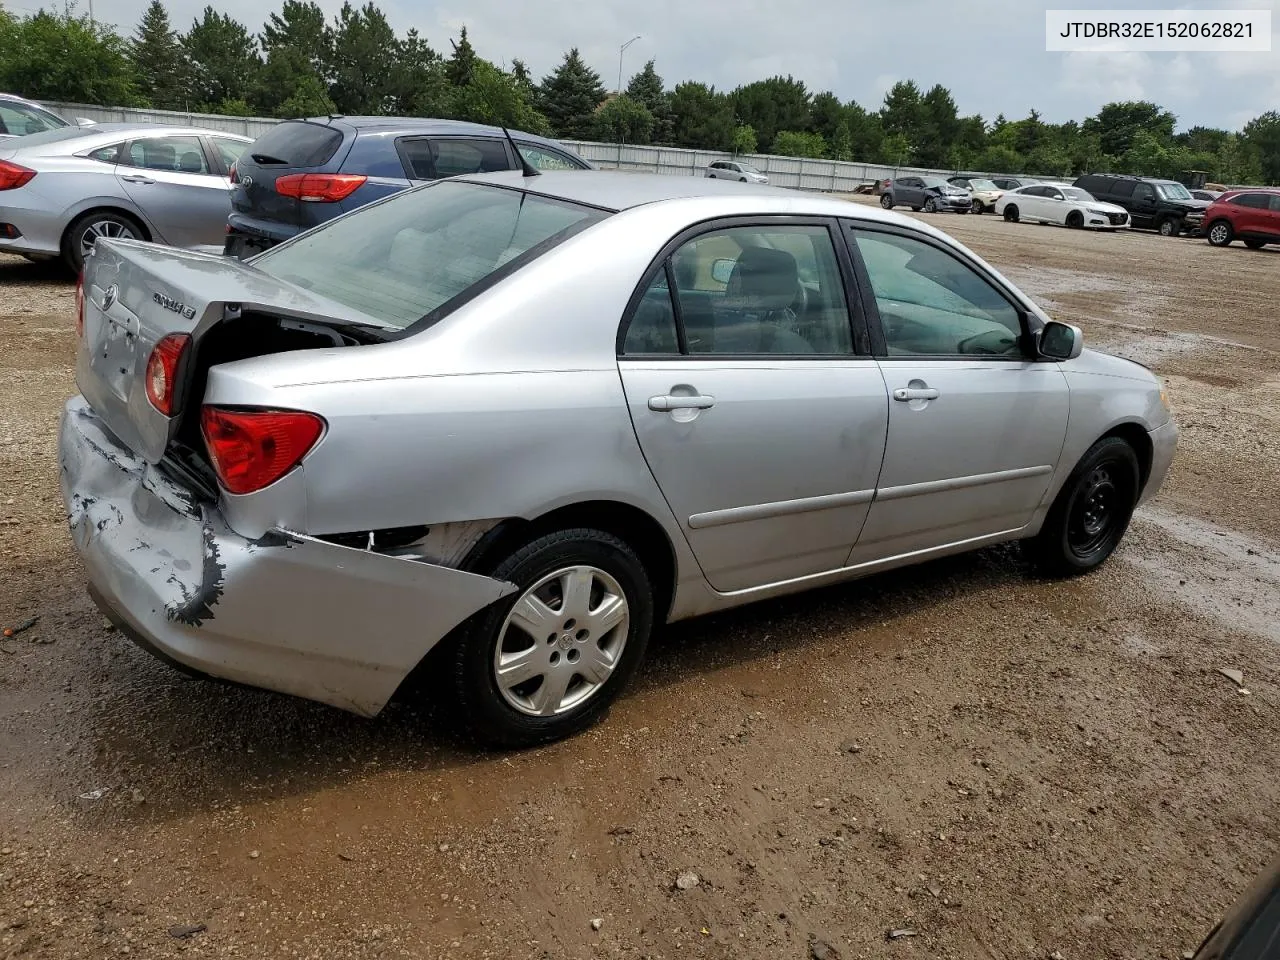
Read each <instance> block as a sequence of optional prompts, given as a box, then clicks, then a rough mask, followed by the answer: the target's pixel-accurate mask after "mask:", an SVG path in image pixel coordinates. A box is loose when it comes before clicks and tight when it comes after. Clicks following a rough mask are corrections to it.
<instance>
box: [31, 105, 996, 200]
mask: <svg viewBox="0 0 1280 960" xmlns="http://www.w3.org/2000/svg"><path fill="white" fill-rule="evenodd" d="M45 106H47V107H48V108H49V109H51V110H54V111H55V112H57V113H59V114H61V115H63V116H65V117H67V118H68V119H70V118H72V117H84V118H85V119H87V120H94V121H96V122H98V123H172V124H179V125H184V126H194V127H208V128H210V129H213V130H224V131H226V132H228V133H238V134H242V135H244V136H248V137H260V136H261V135H262V134H264V133H266V131H267V130H269V129H270V128H271V127H272V126H273V125H274V124H277V123H279V122H280V121H279V120H273V119H271V118H269V117H227V116H221V115H219V114H212V113H183V112H180V111H173V110H139V109H135V108H133V107H96V106H90V105H88V104H82V103H56V102H46V103H45ZM562 142H563V143H564V144H565V146H567V147H569V148H570V149H573V150H576V151H577V152H578V154H579V155H581V156H582V157H584V158H586V159H587V160H590V161H591V162H592V163H593V164H595V165H596V166H598V167H602V168H604V169H615V170H627V171H632V172H637V173H661V174H667V175H669V176H686V177H689V176H699V175H701V174H702V173H703V171H705V170H706V167H707V164H709V163H711V162H712V161H714V160H730V159H737V160H742V161H745V162H747V163H750V164H751V165H752V166H754V167H756V168H757V169H758V170H760V171H761V172H762V173H764V174H766V175H767V176H768V177H769V182H770V183H772V184H775V185H777V186H780V187H792V188H796V189H800V190H817V191H822V192H825V193H853V192H854V191H856V190H857V189H858V188H859V187H861V186H864V185H866V184H870V183H874V182H875V181H877V180H881V179H883V178H886V177H898V176H902V175H904V174H918V175H921V176H930V175H932V176H951V175H953V174H955V173H958V172H959V171H956V170H929V169H924V168H921V167H895V166H886V165H884V164H875V163H857V162H852V163H851V162H845V161H841V160H810V159H805V158H801V157H777V156H773V155H770V154H754V153H753V154H742V155H740V156H737V157H734V156H733V155H731V154H728V153H725V152H721V151H715V150H688V149H685V148H682V147H651V146H632V145H626V144H619V143H594V142H590V141H578V140H565V141H562ZM965 172H967V173H971V174H976V173H978V171H972V170H970V171H965Z"/></svg>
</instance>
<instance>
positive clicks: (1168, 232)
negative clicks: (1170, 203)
mask: <svg viewBox="0 0 1280 960" xmlns="http://www.w3.org/2000/svg"><path fill="white" fill-rule="evenodd" d="M1156 229H1157V230H1158V231H1160V236H1162V237H1176V236H1177V235H1178V234H1180V233H1181V232H1182V221H1181V220H1179V219H1178V218H1177V217H1165V218H1164V219H1163V220H1161V221H1160V222H1159V223H1157V224H1156Z"/></svg>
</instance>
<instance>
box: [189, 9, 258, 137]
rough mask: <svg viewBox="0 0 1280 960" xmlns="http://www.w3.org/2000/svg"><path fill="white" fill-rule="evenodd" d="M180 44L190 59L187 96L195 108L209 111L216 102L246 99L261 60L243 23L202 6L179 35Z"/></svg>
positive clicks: (255, 79)
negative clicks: (201, 13)
mask: <svg viewBox="0 0 1280 960" xmlns="http://www.w3.org/2000/svg"><path fill="white" fill-rule="evenodd" d="M182 46H183V49H184V50H185V51H186V54H187V58H188V60H189V61H190V62H191V94H190V97H191V102H192V104H193V105H194V107H195V109H197V110H201V111H204V112H207V113H213V112H216V109H217V107H218V105H219V104H222V103H224V102H228V103H229V102H233V101H245V100H247V99H248V97H249V95H250V92H251V91H252V90H253V88H254V86H255V85H256V83H257V81H258V71H259V70H261V69H262V61H261V60H260V59H259V58H258V45H257V43H256V41H255V40H254V38H253V37H252V36H251V35H250V33H249V31H248V29H247V28H246V27H245V25H244V24H242V23H240V22H239V21H238V20H235V19H234V18H232V17H230V16H228V15H227V14H224V13H219V12H218V11H217V10H215V9H214V8H213V7H205V8H204V14H203V15H202V16H201V18H200V19H199V20H196V21H194V22H193V23H192V24H191V29H190V30H188V31H187V35H186V36H184V37H183V38H182Z"/></svg>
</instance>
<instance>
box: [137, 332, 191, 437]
mask: <svg viewBox="0 0 1280 960" xmlns="http://www.w3.org/2000/svg"><path fill="white" fill-rule="evenodd" d="M190 342H191V338H190V337H189V336H187V335H186V334H185V333H171V334H169V335H168V336H165V337H161V338H160V342H159V343H157V344H156V345H155V346H154V347H152V349H151V356H150V357H148V358H147V399H148V400H150V401H151V405H152V406H153V407H155V408H156V409H157V410H159V411H160V412H161V413H163V414H164V415H165V416H166V417H168V416H172V415H173V391H174V388H175V387H176V386H177V381H178V362H179V361H180V360H182V354H183V351H185V350H186V349H187V344H188V343H190Z"/></svg>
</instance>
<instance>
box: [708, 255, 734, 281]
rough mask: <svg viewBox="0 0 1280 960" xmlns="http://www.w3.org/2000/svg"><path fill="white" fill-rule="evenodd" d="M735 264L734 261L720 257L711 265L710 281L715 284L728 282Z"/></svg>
mask: <svg viewBox="0 0 1280 960" xmlns="http://www.w3.org/2000/svg"><path fill="white" fill-rule="evenodd" d="M736 263H737V261H736V260H730V259H728V258H727V257H721V258H720V259H719V260H716V261H714V262H712V264H711V279H712V280H714V281H715V282H716V283H725V284H727V283H728V282H729V278H730V277H732V276H733V268H734V265H735V264H736Z"/></svg>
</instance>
